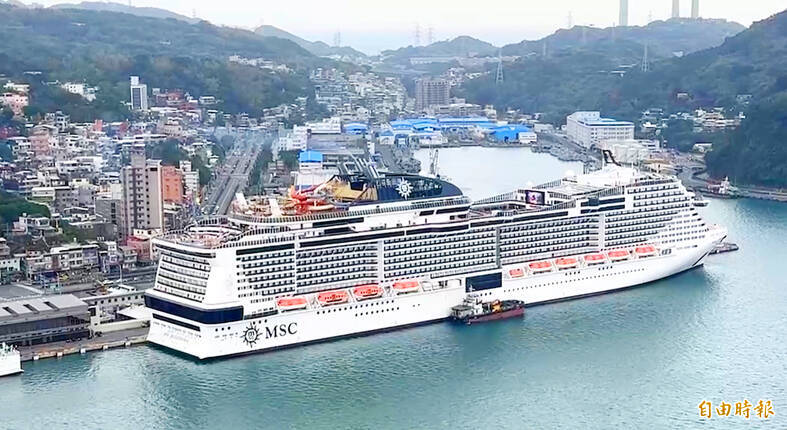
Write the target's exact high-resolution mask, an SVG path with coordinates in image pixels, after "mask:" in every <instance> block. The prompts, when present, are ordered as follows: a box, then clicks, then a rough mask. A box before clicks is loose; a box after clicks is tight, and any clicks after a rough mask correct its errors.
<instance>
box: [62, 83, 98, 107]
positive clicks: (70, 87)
mask: <svg viewBox="0 0 787 430" xmlns="http://www.w3.org/2000/svg"><path fill="white" fill-rule="evenodd" d="M60 88H62V89H64V90H66V91H68V92H69V93H71V94H76V95H78V96H81V97H82V98H84V99H85V100H87V101H89V102H92V101H93V100H95V99H96V89H95V88H94V87H89V86H87V85H85V84H83V83H77V82H66V83H64V84H62V85H60Z"/></svg>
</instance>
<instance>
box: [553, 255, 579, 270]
mask: <svg viewBox="0 0 787 430" xmlns="http://www.w3.org/2000/svg"><path fill="white" fill-rule="evenodd" d="M578 264H579V263H578V262H577V259H576V258H574V257H563V258H558V259H557V260H555V266H557V268H558V269H573V268H574V267H577V265H578Z"/></svg>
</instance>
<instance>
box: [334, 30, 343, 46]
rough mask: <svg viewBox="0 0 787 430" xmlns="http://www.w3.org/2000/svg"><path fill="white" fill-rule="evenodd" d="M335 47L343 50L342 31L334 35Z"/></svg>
mask: <svg viewBox="0 0 787 430" xmlns="http://www.w3.org/2000/svg"><path fill="white" fill-rule="evenodd" d="M333 46H335V47H337V48H341V46H342V32H341V31H337V32H336V33H334V35H333Z"/></svg>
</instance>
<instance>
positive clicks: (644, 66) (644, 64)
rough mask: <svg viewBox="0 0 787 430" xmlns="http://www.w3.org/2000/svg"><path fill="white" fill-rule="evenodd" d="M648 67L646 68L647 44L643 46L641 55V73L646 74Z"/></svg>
mask: <svg viewBox="0 0 787 430" xmlns="http://www.w3.org/2000/svg"><path fill="white" fill-rule="evenodd" d="M649 71H650V66H648V44H647V43H646V44H645V50H644V51H643V53H642V72H643V73H648V72H649Z"/></svg>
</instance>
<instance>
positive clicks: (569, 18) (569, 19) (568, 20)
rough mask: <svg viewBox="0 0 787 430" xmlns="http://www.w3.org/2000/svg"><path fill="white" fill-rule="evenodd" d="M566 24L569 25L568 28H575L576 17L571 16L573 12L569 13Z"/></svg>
mask: <svg viewBox="0 0 787 430" xmlns="http://www.w3.org/2000/svg"><path fill="white" fill-rule="evenodd" d="M566 24H568V27H567V28H571V27H573V26H574V17H573V16H571V12H569V13H568V19H567V22H566Z"/></svg>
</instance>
